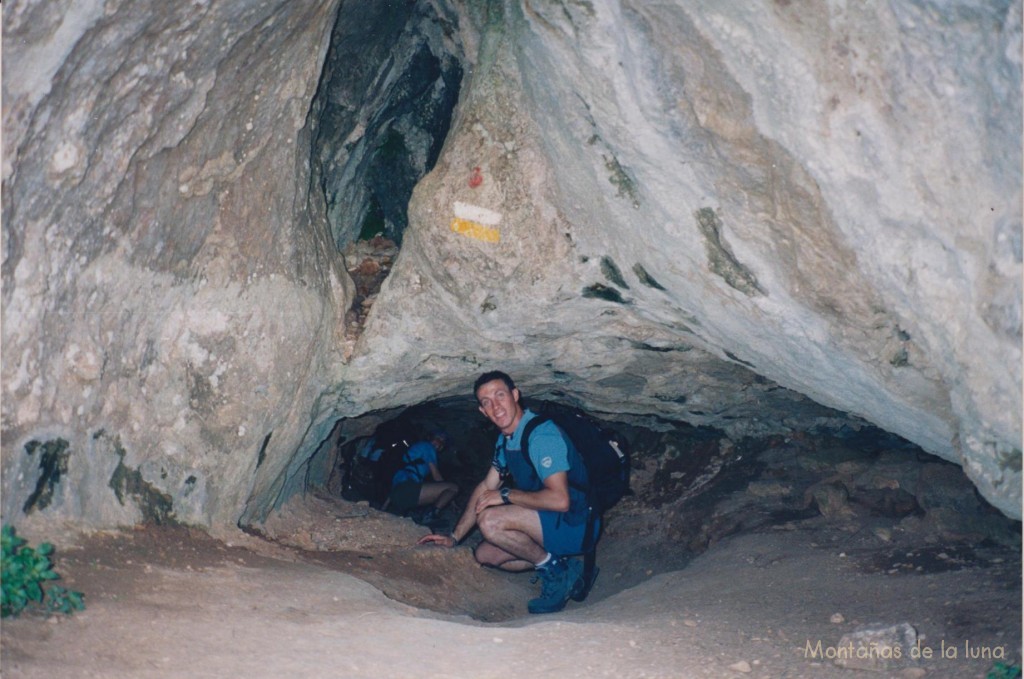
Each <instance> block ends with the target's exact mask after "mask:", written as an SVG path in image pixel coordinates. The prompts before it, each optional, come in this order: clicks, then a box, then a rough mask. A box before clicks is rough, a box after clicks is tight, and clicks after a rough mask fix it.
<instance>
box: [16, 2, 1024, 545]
mask: <svg viewBox="0 0 1024 679" xmlns="http://www.w3.org/2000/svg"><path fill="white" fill-rule="evenodd" d="M338 7H339V4H337V3H332V2H326V3H320V2H312V1H307V0H300V1H298V2H285V1H283V0H268V1H267V2H263V3H258V4H257V3H251V2H244V1H241V0H238V1H237V2H230V1H228V2H217V3H207V2H196V3H191V4H187V5H186V4H182V5H174V4H157V3H153V2H132V3H127V2H126V3H117V2H113V1H111V2H105V3H100V2H95V1H89V0H83V1H82V2H76V3H71V2H69V1H67V0H54V1H53V2H50V1H47V2H43V1H42V0H21V1H14V2H8V3H4V5H3V13H4V27H3V31H4V33H3V45H4V60H3V69H4V73H3V75H4V78H3V88H4V91H3V95H4V101H3V106H4V120H3V132H4V145H5V153H4V165H3V201H4V202H3V214H2V217H3V244H2V245H3V265H2V276H3V297H2V302H3V311H2V313H3V324H2V326H3V327H2V333H3V335H2V340H3V359H2V360H3V366H2V381H3V384H2V390H3V391H2V426H3V432H2V433H3V440H2V474H3V481H2V483H3V514H4V518H5V520H9V519H12V520H17V519H19V518H24V517H25V516H26V512H28V516H39V515H44V516H46V517H52V518H58V519H69V520H77V521H81V522H84V523H86V524H89V525H94V526H108V525H117V524H126V523H127V524H130V523H134V522H137V521H140V520H165V519H170V518H172V517H173V518H174V519H176V520H180V521H185V522H188V523H194V524H199V525H206V526H211V527H214V528H222V527H230V526H234V525H235V524H236V523H237V522H238V521H239V520H240V519H242V520H250V519H255V520H258V519H260V518H261V517H264V516H266V514H267V512H269V511H270V510H271V509H272V508H273V507H274V506H275V504H277V503H279V502H281V501H282V500H283V499H286V498H287V496H288V495H289V494H291V493H294V492H299V491H301V490H302V489H303V482H304V481H303V480H304V477H305V475H306V474H307V473H308V470H309V464H310V460H311V458H312V456H313V454H314V452H315V451H316V450H317V448H318V447H319V446H320V445H321V443H322V442H323V441H324V440H325V438H327V436H328V434H329V433H330V432H331V430H332V427H333V424H334V421H335V420H337V419H338V418H339V417H345V418H348V417H352V418H354V417H356V416H359V415H363V414H365V413H369V412H375V411H386V410H388V409H394V408H397V407H400V406H402V405H409V404H413V403H417V402H420V401H424V400H428V399H435V398H450V397H454V396H458V395H462V396H465V397H468V396H469V395H468V393H467V391H468V389H469V385H470V384H471V383H472V379H473V378H474V377H475V376H476V375H477V374H478V373H479V372H480V371H482V370H485V369H490V368H503V369H506V370H508V371H509V372H510V373H512V374H513V375H514V376H515V377H517V379H519V380H520V383H521V385H522V387H523V389H524V391H525V392H526V393H527V394H528V395H536V396H540V397H545V398H553V399H559V400H563V401H567V402H569V403H570V404H572V405H577V406H582V407H585V408H587V409H589V410H592V411H595V412H600V413H605V414H612V413H614V414H618V415H622V416H635V417H638V418H640V417H644V418H650V420H651V421H655V422H658V423H660V425H661V426H668V424H667V423H671V422H673V421H685V422H689V423H692V424H698V425H710V426H716V427H720V428H722V429H724V430H726V431H727V432H728V433H729V434H732V435H744V434H766V433H778V432H787V431H793V430H797V429H807V428H811V427H814V426H816V425H831V426H838V425H839V424H842V423H846V424H849V423H851V422H853V423H854V424H855V423H856V422H857V421H858V420H857V418H861V419H862V420H868V421H870V422H873V423H875V424H877V425H879V426H881V427H883V428H884V429H886V430H888V431H891V432H893V433H896V434H899V435H901V436H904V437H906V438H908V439H910V440H911V441H914V442H915V443H918V444H920V445H921V446H923V447H924V448H925V449H926V450H928V451H930V452H932V453H935V454H938V455H940V456H942V457H944V458H946V459H950V460H953V461H956V462H958V463H961V464H963V465H964V468H965V470H966V471H967V473H968V475H969V476H970V477H971V478H972V479H973V480H974V482H975V483H976V484H977V485H978V488H979V489H980V490H981V492H982V493H983V494H984V495H985V496H986V497H987V498H988V499H989V500H990V501H992V502H993V503H995V504H996V505H997V506H998V507H1000V509H1002V510H1003V511H1004V512H1006V513H1007V514H1009V515H1011V516H1015V517H1019V516H1020V466H1021V454H1020V448H1021V422H1020V414H1021V389H1020V384H1021V373H1020V369H1021V351H1020V348H1021V309H1020V305H1021V300H1020V297H1021V291H1020V284H1021V153H1020V148H1021V86H1020V80H1021V63H1020V61H1021V60H1020V41H1021V9H1020V4H1019V3H1018V2H997V3H991V2H985V3H982V2H959V3H947V2H943V3H938V2H929V1H927V0H917V1H915V2H907V3H895V4H894V3H890V4H887V5H881V4H878V3H839V2H836V3H817V4H814V5H813V7H811V6H807V4H806V3H791V2H784V1H782V0H778V1H776V2H767V1H765V2H755V3H732V4H727V5H723V4H722V3H716V2H712V1H711V0H707V1H704V0H685V1H684V0H678V1H677V2H665V3H648V2H640V1H636V2H630V1H625V2H613V1H612V0H595V1H594V2H587V3H534V2H514V1H512V0H508V1H507V2H503V3H502V2H494V3H476V2H466V3H460V2H453V3H450V4H449V5H446V7H445V8H444V11H443V12H439V14H442V15H444V16H445V17H450V16H457V17H458V22H457V24H458V29H457V30H458V31H459V33H460V35H458V36H445V37H446V39H450V40H451V43H452V44H453V45H458V50H459V53H460V55H459V57H458V58H459V59H464V60H465V63H464V64H462V68H461V72H462V73H463V80H462V83H461V87H460V88H459V99H460V101H459V105H458V108H457V109H456V112H455V116H454V119H453V121H452V124H451V128H450V132H449V135H448V138H447V139H446V140H445V141H444V144H443V147H442V148H441V149H440V154H439V156H438V159H437V164H436V166H435V167H434V170H433V171H432V172H431V173H430V174H428V175H427V176H426V177H425V178H424V179H423V180H422V181H420V183H419V184H418V185H417V186H416V189H415V190H414V192H413V197H412V201H411V203H410V206H409V212H408V228H407V230H406V231H405V233H404V236H403V239H402V250H401V253H400V254H399V256H398V258H397V260H396V261H395V262H394V266H393V269H392V271H393V273H392V274H391V275H390V277H389V278H388V279H387V280H386V281H385V282H384V286H383V288H382V289H381V291H380V293H379V294H378V295H377V297H376V300H375V302H374V304H373V306H372V309H370V312H369V315H368V317H367V319H366V324H365V327H363V328H361V329H359V332H354V331H353V329H352V328H348V329H346V328H344V327H343V324H344V320H343V319H344V315H345V311H346V310H347V309H348V307H349V305H350V302H351V300H352V297H353V294H352V291H351V287H352V283H351V281H350V279H349V277H348V275H347V273H346V271H345V269H344V266H343V265H344V263H343V262H342V257H341V256H340V255H339V253H338V250H337V248H336V246H338V245H342V244H341V243H335V242H333V241H334V240H336V239H337V237H338V236H337V234H343V233H356V232H358V228H356V227H357V226H358V225H355V226H354V227H346V228H341V229H338V230H337V233H336V234H335V236H332V235H331V233H330V232H329V228H328V227H327V217H326V207H325V202H324V196H323V191H322V185H321V182H320V181H319V180H317V181H313V182H311V176H313V174H314V173H313V172H312V170H311V167H310V159H311V157H312V156H314V154H315V153H316V150H315V148H314V147H313V143H314V141H313V140H314V139H315V138H316V135H317V133H318V130H322V128H318V124H319V123H318V120H317V119H316V117H315V116H316V111H315V108H316V107H315V106H314V105H313V104H312V102H314V101H315V92H316V91H317V87H318V83H319V81H320V78H321V75H322V64H323V63H324V58H325V55H326V53H327V49H328V40H329V36H330V34H331V31H332V27H333V26H334V22H335V19H336V16H339V15H337V14H336V10H337V8H338ZM347 7H349V5H348V4H347V3H344V2H342V3H340V8H341V14H340V16H339V18H338V21H344V20H345V17H346V8H347ZM454 26H455V23H454V21H453V22H449V21H448V20H447V19H446V21H445V22H444V24H443V27H444V30H445V31H450V30H455V29H454ZM367 39H372V38H367ZM399 47H400V46H399ZM346 53H352V54H358V53H359V50H357V49H353V50H348V51H346ZM340 67H341V68H343V67H344V64H341V66H340ZM452 72H455V71H452ZM365 101H368V102H372V101H374V98H373V97H367V98H366V99H365ZM364 113H365V114H366V115H364ZM370 114H372V112H359V113H358V114H357V115H355V117H354V118H353V119H354V120H360V119H364V118H365V119H369V115H370ZM342 141H344V140H342ZM352 149H353V153H358V152H359V151H358V149H357V148H356V147H355V146H353V147H352ZM366 152H369V149H367V150H366ZM352 160H353V162H352V163H351V164H350V167H362V166H363V165H362V163H360V162H359V160H360V159H359V158H354V159H352ZM324 179H325V181H326V178H324ZM359 179H360V178H358V177H356V178H354V181H355V180H359ZM332 181H333V178H332ZM345 191H346V188H345V186H343V185H340V184H339V185H338V186H337V191H336V193H335V194H334V195H337V196H344V195H346V194H345ZM346 330H347V331H348V332H347V333H346ZM353 336H358V339H357V340H356V341H355V343H354V344H346V343H345V340H346V337H349V338H351V337H353ZM846 413H849V414H851V415H852V416H853V417H854V419H853V420H850V419H848V418H847V416H846Z"/></svg>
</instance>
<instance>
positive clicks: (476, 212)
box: [452, 201, 501, 243]
mask: <svg viewBox="0 0 1024 679" xmlns="http://www.w3.org/2000/svg"><path fill="white" fill-rule="evenodd" d="M454 208H455V218H454V219H452V231H454V232H455V233H461V234H462V235H464V236H469V237H470V238H476V239H477V240H482V241H484V242H487V243H497V242H498V241H499V240H501V232H499V231H498V229H497V228H496V227H497V226H498V225H499V224H501V213H500V212H495V211H494V210H488V209H487V208H485V207H480V206H479V205H471V204H469V203H463V202H461V201H455V206H454Z"/></svg>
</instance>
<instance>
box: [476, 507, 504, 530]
mask: <svg viewBox="0 0 1024 679" xmlns="http://www.w3.org/2000/svg"><path fill="white" fill-rule="evenodd" d="M476 520H477V527H478V528H479V529H480V532H481V533H482V534H483V536H484V538H490V536H493V535H494V534H495V533H497V532H498V531H500V530H503V529H504V528H505V521H504V520H503V518H502V516H501V512H498V511H494V509H492V508H490V507H488V508H487V509H485V510H483V511H482V512H480V514H478V515H477V517H476Z"/></svg>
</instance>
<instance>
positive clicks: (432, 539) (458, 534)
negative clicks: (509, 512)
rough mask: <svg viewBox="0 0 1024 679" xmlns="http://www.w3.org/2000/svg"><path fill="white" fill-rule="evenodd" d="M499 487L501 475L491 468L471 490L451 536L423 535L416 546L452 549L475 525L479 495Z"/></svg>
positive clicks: (499, 499) (499, 500) (494, 490)
mask: <svg viewBox="0 0 1024 679" xmlns="http://www.w3.org/2000/svg"><path fill="white" fill-rule="evenodd" d="M500 485H501V475H500V474H499V473H498V470H497V469H495V468H494V467H491V468H490V470H489V471H488V472H487V476H485V477H484V479H483V481H481V482H480V483H478V484H477V485H476V488H474V489H473V494H472V495H470V496H469V502H467V503H466V509H465V511H463V512H462V516H461V517H460V518H459V521H458V523H456V524H455V528H453V529H452V535H438V534H436V533H432V534H430V535H424V536H423V537H422V538H420V539H419V540H418V541H417V542H416V544H417V545H426V544H430V543H435V544H444V545H448V546H449V547H454V546H455V545H456V544H458V542H459V541H461V540H463V539H464V538H465V537H466V536H467V535H469V533H470V532H471V531H472V530H473V526H475V525H476V514H477V512H476V505H477V502H478V500H479V498H480V496H481V495H483V494H484V493H488V492H495V493H496V492H497V488H498V487H499V486H500ZM498 502H501V498H500V497H499V498H498Z"/></svg>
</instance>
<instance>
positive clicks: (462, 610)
mask: <svg viewBox="0 0 1024 679" xmlns="http://www.w3.org/2000/svg"><path fill="white" fill-rule="evenodd" d="M527 405H528V406H529V407H531V408H533V409H534V410H538V411H548V412H549V411H551V410H552V409H555V410H557V409H560V408H561V409H569V408H568V407H567V406H565V405H564V402H563V403H554V402H548V401H542V400H538V399H529V400H528V403H527ZM570 410H571V409H570ZM604 423H605V424H607V425H608V426H609V427H610V428H612V429H614V430H615V431H617V432H618V433H619V434H621V435H622V436H623V437H624V438H625V439H626V440H627V441H628V444H629V446H630V448H631V450H632V453H633V464H632V475H631V488H632V493H631V494H630V495H629V496H627V497H625V498H623V500H622V501H620V503H619V504H618V505H616V506H615V507H614V508H612V509H611V510H610V511H609V513H608V515H607V524H606V529H605V531H604V535H603V537H602V540H601V543H600V544H599V549H598V564H599V566H600V567H601V568H602V569H603V570H604V572H605V573H606V576H605V580H604V581H603V582H602V583H601V585H600V586H597V585H595V589H594V592H593V593H592V595H591V597H590V598H588V599H587V601H588V602H591V603H596V602H599V601H603V600H606V599H608V598H610V597H613V596H615V595H616V594H618V593H619V592H623V591H625V590H628V589H630V588H632V587H634V586H637V585H640V584H642V583H643V582H645V581H647V580H648V579H650V578H651V577H653V576H654V575H657V574H659V573H671V572H677V571H681V570H684V569H686V568H687V567H688V565H689V564H690V563H691V562H692V561H693V560H694V559H695V558H697V557H698V556H700V555H702V554H704V553H706V552H708V551H710V550H712V549H713V548H715V547H716V546H718V545H721V544H724V543H726V542H728V541H730V540H732V539H734V538H737V537H741V536H761V537H762V538H763V539H764V540H767V541H768V543H772V541H773V539H774V537H780V536H782V535H783V534H786V535H791V534H792V535H799V536H801V538H802V539H803V538H806V539H808V540H810V543H809V544H811V545H814V544H817V545H833V546H835V548H836V549H838V550H843V551H844V553H846V552H847V551H848V552H849V553H850V554H856V561H857V568H859V569H861V570H862V571H863V572H864V573H883V574H884V573H889V574H909V575H926V574H929V573H940V572H945V571H948V570H960V569H970V568H979V569H982V568H989V567H995V566H998V565H1000V564H1005V563H1009V562H1012V561H1014V560H1015V559H1017V556H1016V555H1019V551H1020V543H1021V526H1020V523H1019V522H1016V521H1013V520H1011V519H1009V518H1007V517H1005V516H1004V515H1003V514H1002V513H1000V512H999V511H998V510H996V509H995V508H993V507H992V506H991V505H990V504H989V503H987V502H986V501H985V500H984V499H983V498H982V497H981V495H980V494H979V493H978V491H977V490H976V489H975V487H974V485H973V484H972V483H971V482H970V480H969V479H968V478H967V477H966V475H965V474H964V473H963V470H962V469H961V468H960V467H959V466H958V465H955V464H952V463H950V462H947V461H945V460H942V459H940V458H938V457H935V456H933V455H930V454H928V453H926V452H924V451H923V450H921V449H920V448H919V447H918V446H916V445H915V444H912V443H910V442H908V441H906V440H904V439H902V438H900V437H898V436H895V435H893V434H890V433H888V432H885V431H883V430H881V429H878V428H877V427H874V426H870V425H866V424H864V423H863V422H860V421H856V420H852V419H851V421H850V424H849V426H844V427H841V428H840V429H838V430H836V429H829V430H821V431H805V432H795V431H794V432H792V433H790V434H786V435H773V436H764V437H758V438H738V439H735V440H734V439H732V438H730V437H729V436H728V435H726V434H725V433H724V432H722V431H721V430H718V429H715V428H712V427H696V426H692V425H689V424H686V423H682V422H665V421H653V420H648V421H643V422H641V421H638V420H635V419H634V420H632V421H625V418H620V419H619V420H618V421H615V420H612V419H608V420H605V421H604ZM437 428H441V429H444V430H445V431H446V432H447V433H448V434H449V435H450V437H451V441H452V444H451V445H450V447H448V448H447V449H445V450H444V451H442V454H441V455H440V456H439V467H440V468H441V470H442V473H443V475H444V478H445V479H446V480H451V481H454V482H455V483H457V484H458V486H459V494H458V495H457V496H456V500H455V502H454V503H453V510H452V511H451V512H449V513H447V514H442V515H441V521H442V522H447V523H444V525H437V524H434V523H431V524H430V525H429V526H428V525H426V524H425V523H424V521H423V520H422V519H423V514H422V513H421V512H418V511H412V512H407V513H405V514H403V515H396V514H393V513H390V512H386V511H383V510H382V509H381V508H380V507H379V505H378V504H375V503H374V502H372V501H370V500H369V499H368V498H366V497H361V496H360V495H359V494H358V493H357V494H355V495H352V494H348V493H346V490H345V487H344V478H345V473H346V471H348V470H351V465H352V463H353V460H354V459H355V458H356V457H357V455H358V453H357V451H358V450H359V448H360V446H361V444H363V443H364V442H365V441H366V440H367V438H368V437H370V436H371V435H373V434H374V432H379V431H383V430H385V429H397V430H401V431H403V432H407V433H408V435H409V436H411V437H412V438H419V437H426V436H427V434H428V433H429V432H430V431H432V430H434V429H437ZM496 437H497V430H496V429H495V428H494V427H493V426H492V425H491V424H490V422H488V421H487V420H486V419H485V418H484V416H483V415H482V414H481V413H480V412H479V411H478V409H477V406H476V403H475V401H474V400H473V399H471V398H469V397H461V398H447V399H439V400H435V401H430V402H426V403H421V404H417V405H414V406H411V407H408V408H405V409H396V410H394V411H389V412H377V413H369V414H366V415H363V416H360V417H356V418H346V419H341V420H338V422H337V424H336V426H335V428H334V430H333V431H332V432H331V436H330V437H328V439H326V440H325V441H324V442H323V444H322V445H321V446H320V447H319V449H318V450H317V452H316V453H315V455H314V459H313V460H311V463H310V466H309V468H310V474H308V475H307V478H306V488H305V493H304V495H305V499H304V500H303V501H304V502H307V504H306V506H305V507H306V508H305V510H304V511H305V513H304V514H302V513H299V514H296V513H294V512H293V513H292V514H291V516H292V517H293V518H292V519H291V520H293V521H299V522H301V521H309V522H311V523H319V522H323V521H325V522H327V524H329V526H328V528H321V529H312V528H311V529H309V531H308V532H309V533H310V534H318V535H320V536H321V538H320V539H321V542H319V543H318V544H317V545H315V546H311V545H308V544H302V545H300V546H301V547H302V548H303V550H305V551H304V553H305V554H306V555H307V557H308V558H310V559H311V560H313V561H315V562H316V563H319V564H321V565H324V566H325V567H329V568H336V569H339V570H345V571H348V572H353V573H355V574H357V575H358V576H359V577H361V578H364V579H366V580H368V581H370V582H371V583H373V584H376V585H377V586H379V587H380V588H381V589H382V590H383V591H385V592H386V593H388V595H389V596H391V597H393V598H395V599H396V600H400V601H402V602H404V603H408V604H411V605H415V606H419V607H425V608H428V609H431V610H435V611H438V612H442V613H456V614H467V615H470V616H471V617H474V618H476V619H478V620H483V621H491V622H493V621H501V620H509V619H514V618H516V617H518V616H520V615H522V612H521V611H520V610H519V609H518V608H517V607H516V605H515V597H521V596H522V591H523V588H524V587H525V584H524V583H525V581H523V582H519V581H513V580H510V577H505V576H500V575H496V574H494V573H491V576H492V577H493V578H494V579H493V581H492V582H493V584H494V587H495V588H496V589H495V590H493V591H491V592H490V593H489V594H488V595H486V596H484V595H482V594H473V592H475V591H477V590H476V589H473V590H472V591H471V592H470V593H469V594H466V595H463V596H455V595H454V594H451V595H449V596H447V597H446V598H442V599H438V600H435V599H432V598H431V597H430V596H427V595H425V594H424V592H423V590H422V589H420V588H417V587H414V586H409V587H403V586H401V585H400V584H399V583H401V582H403V581H404V580H405V579H412V580H413V581H417V578H429V577H433V576H432V575H431V573H430V572H429V569H430V568H433V567H435V566H431V565H430V564H429V563H428V564H427V565H425V566H424V569H426V571H425V572H420V571H418V570H417V568H416V563H417V561H416V560H415V559H413V558H412V557H410V552H409V550H410V549H412V550H413V551H415V549H414V548H413V547H412V542H413V541H414V537H406V538H403V539H405V540H408V541H409V542H408V544H406V545H404V546H403V545H401V544H399V545H389V544H384V543H382V544H380V545H379V546H372V547H369V548H368V547H366V546H365V545H363V547H362V549H361V550H352V549H351V548H349V547H347V546H346V545H347V544H348V542H349V541H350V540H351V539H352V537H351V534H358V533H360V532H361V531H362V532H366V531H370V530H372V531H374V532H377V533H378V534H379V532H380V531H381V528H380V526H381V525H387V526H391V528H389V529H387V530H395V531H398V532H399V533H401V534H402V535H406V536H415V535H417V534H426V533H427V532H431V531H432V530H435V531H436V532H444V531H447V530H450V528H451V526H452V525H454V522H455V521H456V520H457V519H458V514H459V512H461V510H462V508H463V507H465V501H466V499H467V498H468V496H469V494H470V493H471V491H472V488H473V487H474V486H475V484H476V483H478V482H479V481H480V479H482V478H483V476H484V474H485V473H486V470H487V468H488V466H489V465H490V460H491V454H492V451H493V445H494V441H495V439H496ZM300 515H301V516H303V517H305V518H303V519H295V518H294V517H296V516H300ZM332 517H333V518H332ZM274 521H275V519H271V520H270V521H268V525H273V523H274ZM332 522H333V523H332ZM360 522H373V523H372V524H370V523H367V524H366V525H368V526H369V525H372V526H373V528H372V529H370V528H358V527H357V525H358V524H359V523H360ZM282 525H290V527H289V528H288V529H287V530H283V529H282V528H280V527H278V528H276V529H274V528H271V529H269V530H268V531H266V532H264V533H262V534H263V535H264V537H269V538H271V539H273V540H275V541H277V542H282V543H285V544H289V540H290V539H291V538H290V537H288V535H286V533H289V532H291V531H292V530H293V529H294V527H295V525H294V524H287V522H284V524H282ZM275 530H276V531H277V532H276V534H275ZM332 530H337V531H340V532H338V533H333V534H332V533H331V531H332ZM385 532H386V531H385ZM326 535H334V539H336V542H332V538H330V537H323V536H326ZM479 540H480V535H479V532H478V531H474V533H472V534H471V535H470V536H469V538H467V540H466V541H465V544H467V545H468V546H469V547H470V548H472V547H473V546H475V544H477V543H478V542H479ZM781 544H782V541H780V542H779V545H781ZM787 544H788V543H787ZM779 549H782V547H781V546H780V547H779ZM353 554H355V555H356V556H353ZM416 558H424V559H426V558H427V556H424V555H416ZM463 558H464V559H466V560H469V559H470V557H469V556H468V555H467V556H464V557H463ZM474 577H481V578H485V576H484V575H480V576H474ZM502 596H504V597H506V598H508V599H509V600H508V601H503V600H501V597H502Z"/></svg>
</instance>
